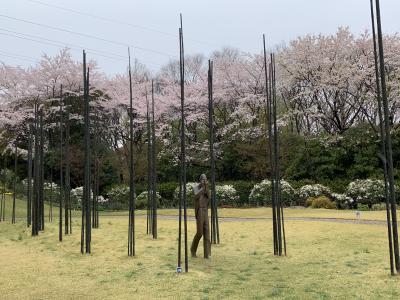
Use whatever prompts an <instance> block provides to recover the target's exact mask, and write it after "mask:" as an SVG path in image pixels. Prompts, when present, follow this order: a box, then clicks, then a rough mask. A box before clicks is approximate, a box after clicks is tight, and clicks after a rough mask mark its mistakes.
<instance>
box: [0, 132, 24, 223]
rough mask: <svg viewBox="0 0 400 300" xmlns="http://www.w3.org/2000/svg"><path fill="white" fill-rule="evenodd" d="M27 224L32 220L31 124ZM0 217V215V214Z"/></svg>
mask: <svg viewBox="0 0 400 300" xmlns="http://www.w3.org/2000/svg"><path fill="white" fill-rule="evenodd" d="M26 211H27V214H26V216H27V219H26V224H27V226H28V227H29V226H31V221H32V125H29V131H28V186H27V207H26ZM0 219H1V216H0Z"/></svg>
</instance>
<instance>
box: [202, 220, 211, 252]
mask: <svg viewBox="0 0 400 300" xmlns="http://www.w3.org/2000/svg"><path fill="white" fill-rule="evenodd" d="M203 221H204V222H203V246H204V258H208V257H209V256H210V255H211V240H210V229H209V226H208V215H205V216H204V220H203Z"/></svg>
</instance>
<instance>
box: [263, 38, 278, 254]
mask: <svg viewBox="0 0 400 300" xmlns="http://www.w3.org/2000/svg"><path fill="white" fill-rule="evenodd" d="M263 50H264V72H265V96H266V102H267V128H268V156H269V163H270V173H271V198H272V201H271V202H272V233H273V244H274V255H277V253H278V247H277V242H276V236H277V224H276V204H275V184H274V176H273V174H274V173H275V171H274V159H273V151H272V140H273V139H272V105H271V98H272V97H271V94H272V91H271V90H272V89H271V80H270V79H271V77H272V76H271V68H270V69H268V67H267V51H266V46H265V35H263Z"/></svg>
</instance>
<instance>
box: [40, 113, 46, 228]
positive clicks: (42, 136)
mask: <svg viewBox="0 0 400 300" xmlns="http://www.w3.org/2000/svg"><path fill="white" fill-rule="evenodd" d="M39 126H40V148H39V160H40V163H39V199H40V210H39V211H40V230H41V231H43V230H44V219H45V218H44V133H43V110H42V109H41V110H40V111H39Z"/></svg>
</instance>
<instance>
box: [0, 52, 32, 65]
mask: <svg viewBox="0 0 400 300" xmlns="http://www.w3.org/2000/svg"><path fill="white" fill-rule="evenodd" d="M0 56H3V57H9V58H14V59H19V60H23V61H27V62H32V63H38V61H36V60H33V59H30V58H24V57H23V56H21V57H20V55H18V54H12V53H8V54H7V52H4V51H0Z"/></svg>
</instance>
